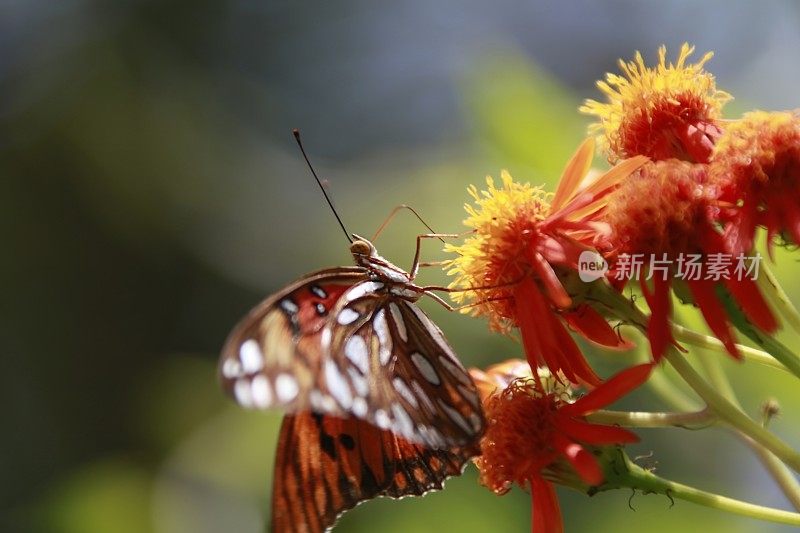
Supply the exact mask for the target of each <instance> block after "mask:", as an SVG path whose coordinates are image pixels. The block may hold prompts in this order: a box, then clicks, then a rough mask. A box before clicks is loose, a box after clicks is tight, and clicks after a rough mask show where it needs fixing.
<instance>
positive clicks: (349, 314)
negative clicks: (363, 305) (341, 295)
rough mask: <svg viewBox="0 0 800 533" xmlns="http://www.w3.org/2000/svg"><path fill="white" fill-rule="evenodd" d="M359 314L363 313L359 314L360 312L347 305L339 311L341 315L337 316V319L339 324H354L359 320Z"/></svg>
mask: <svg viewBox="0 0 800 533" xmlns="http://www.w3.org/2000/svg"><path fill="white" fill-rule="evenodd" d="M359 316H361V315H359V314H358V313H356V312H355V311H353V310H352V309H350V308H349V307H345V308H344V309H342V310H341V311H340V312H339V315H338V316H337V317H336V321H337V322H338V323H339V324H341V325H343V326H346V325H348V324H352V323H353V322H355V321H356V320H358V317H359Z"/></svg>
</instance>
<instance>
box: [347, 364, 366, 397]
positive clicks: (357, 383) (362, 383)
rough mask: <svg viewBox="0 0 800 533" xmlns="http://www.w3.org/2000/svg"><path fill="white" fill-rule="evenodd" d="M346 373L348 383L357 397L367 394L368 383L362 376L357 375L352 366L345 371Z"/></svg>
mask: <svg viewBox="0 0 800 533" xmlns="http://www.w3.org/2000/svg"><path fill="white" fill-rule="evenodd" d="M347 373H348V374H349V375H350V383H352V384H353V388H354V389H355V391H356V394H357V395H359V396H366V395H367V394H369V381H367V378H366V377H365V376H364V375H363V374H359V373H358V372H357V371H356V370H355V369H354V368H353V367H352V366H351V367H349V368H348V369H347Z"/></svg>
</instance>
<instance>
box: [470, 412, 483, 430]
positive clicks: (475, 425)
mask: <svg viewBox="0 0 800 533" xmlns="http://www.w3.org/2000/svg"><path fill="white" fill-rule="evenodd" d="M469 421H470V423H471V424H472V429H474V430H475V433H478V432H480V430H481V427H482V426H483V421H482V420H481V417H479V416H478V415H477V414H475V413H472V414H471V415H469Z"/></svg>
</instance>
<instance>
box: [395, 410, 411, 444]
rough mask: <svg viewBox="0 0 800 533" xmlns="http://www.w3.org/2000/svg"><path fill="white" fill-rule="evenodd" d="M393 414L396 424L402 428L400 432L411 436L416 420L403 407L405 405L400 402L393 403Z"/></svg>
mask: <svg viewBox="0 0 800 533" xmlns="http://www.w3.org/2000/svg"><path fill="white" fill-rule="evenodd" d="M392 414H393V415H394V422H395V426H397V428H398V429H399V430H400V434H402V435H406V436H409V437H411V436H413V435H414V422H413V421H412V420H411V417H410V416H408V413H407V412H406V410H405V409H403V406H402V405H400V404H399V403H393V404H392Z"/></svg>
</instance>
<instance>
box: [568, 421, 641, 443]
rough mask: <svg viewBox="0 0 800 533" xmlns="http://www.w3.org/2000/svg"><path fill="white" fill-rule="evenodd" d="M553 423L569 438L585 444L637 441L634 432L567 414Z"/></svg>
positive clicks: (637, 438)
mask: <svg viewBox="0 0 800 533" xmlns="http://www.w3.org/2000/svg"><path fill="white" fill-rule="evenodd" d="M555 425H556V427H557V428H558V429H560V430H561V431H563V432H564V433H566V434H567V435H569V436H570V438H572V439H574V440H577V441H581V442H585V443H586V444H595V445H601V444H629V443H632V442H639V437H638V436H637V435H636V433H633V432H632V431H628V430H627V429H623V428H620V427H616V426H603V425H600V424H590V423H589V422H584V421H582V420H576V419H575V418H571V417H568V416H560V417H558V418H556V422H555Z"/></svg>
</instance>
